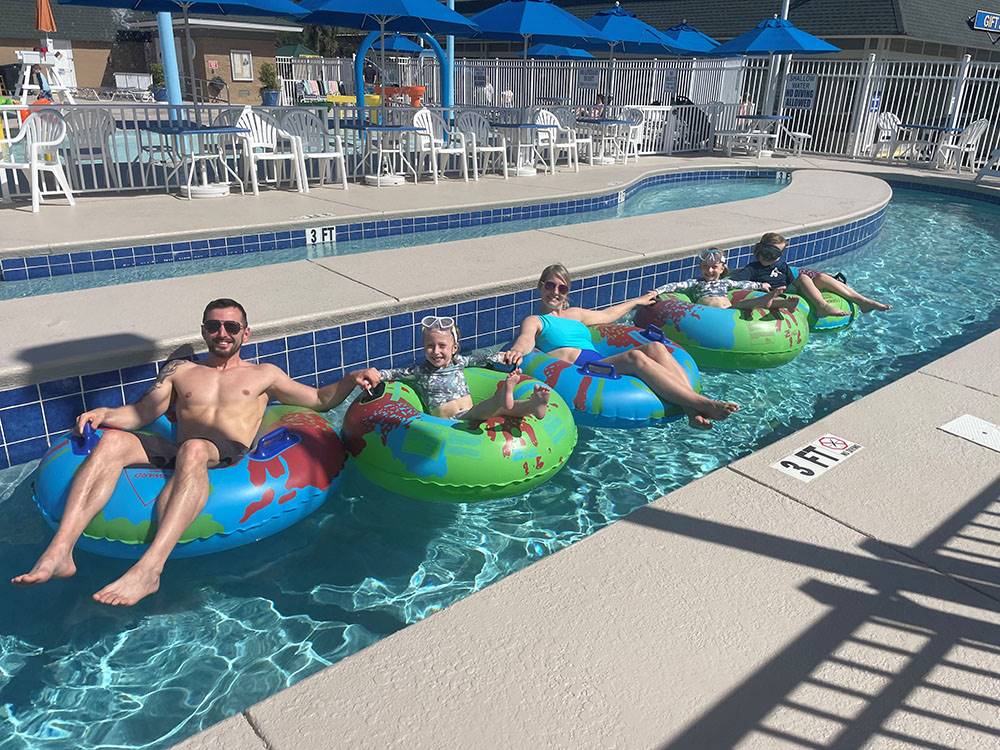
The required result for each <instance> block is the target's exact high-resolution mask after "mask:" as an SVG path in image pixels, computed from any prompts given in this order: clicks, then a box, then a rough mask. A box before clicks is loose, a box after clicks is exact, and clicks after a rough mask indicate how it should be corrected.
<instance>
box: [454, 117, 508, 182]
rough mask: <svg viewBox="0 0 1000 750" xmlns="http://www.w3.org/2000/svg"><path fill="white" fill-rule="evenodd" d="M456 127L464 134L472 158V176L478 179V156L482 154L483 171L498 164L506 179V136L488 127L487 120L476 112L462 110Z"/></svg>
mask: <svg viewBox="0 0 1000 750" xmlns="http://www.w3.org/2000/svg"><path fill="white" fill-rule="evenodd" d="M458 129H459V131H460V132H461V133H462V134H463V135H464V136H465V143H466V146H468V149H469V158H470V159H472V178H473V179H474V180H478V179H479V164H480V162H479V157H480V155H482V157H483V161H482V165H483V171H484V172H488V171H489V170H490V166H491V165H493V168H494V169H496V168H497V167H498V166H499V168H500V171H502V172H503V178H504V179H505V180H506V179H507V138H506V136H504V135H502V134H501V133H498V132H497V131H495V130H493V128H491V127H490V123H489V120H487V119H486V118H485V117H483V116H482V115H481V114H479V113H478V112H462V114H460V115H459V116H458Z"/></svg>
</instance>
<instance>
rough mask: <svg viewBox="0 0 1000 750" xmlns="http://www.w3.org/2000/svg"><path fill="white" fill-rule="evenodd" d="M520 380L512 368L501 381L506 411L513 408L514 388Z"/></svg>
mask: <svg viewBox="0 0 1000 750" xmlns="http://www.w3.org/2000/svg"><path fill="white" fill-rule="evenodd" d="M519 382H520V377H519V373H518V371H517V370H514V371H513V372H512V373H511V374H510V375H508V376H507V379H506V380H505V381H503V405H504V407H506V409H507V411H510V410H511V409H513V408H514V389H515V388H516V387H517V384H518V383H519Z"/></svg>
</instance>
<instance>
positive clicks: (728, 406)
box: [698, 399, 740, 419]
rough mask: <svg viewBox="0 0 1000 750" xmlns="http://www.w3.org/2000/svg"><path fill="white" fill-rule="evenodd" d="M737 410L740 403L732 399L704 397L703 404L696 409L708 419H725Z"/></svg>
mask: <svg viewBox="0 0 1000 750" xmlns="http://www.w3.org/2000/svg"><path fill="white" fill-rule="evenodd" d="M739 410H740V405H739V404H736V403H733V402H732V401H716V400H715V399H705V405H704V406H702V407H701V408H700V409H699V410H698V413H699V414H701V415H702V416H704V417H707V418H708V419H726V418H727V417H729V415H730V414H735V413H736V412H738V411H739Z"/></svg>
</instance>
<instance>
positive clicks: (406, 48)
mask: <svg viewBox="0 0 1000 750" xmlns="http://www.w3.org/2000/svg"><path fill="white" fill-rule="evenodd" d="M373 46H374V47H375V49H377V50H384V51H386V52H394V53H396V54H397V55H419V54H420V53H421V52H424V48H423V47H421V46H420V45H419V44H417V43H416V42H414V41H411V40H409V39H407V38H406V37H405V36H402V35H400V34H387V35H386V36H384V37H382V38H381V39H379V40H378V41H377V42H375V44H374V45H373Z"/></svg>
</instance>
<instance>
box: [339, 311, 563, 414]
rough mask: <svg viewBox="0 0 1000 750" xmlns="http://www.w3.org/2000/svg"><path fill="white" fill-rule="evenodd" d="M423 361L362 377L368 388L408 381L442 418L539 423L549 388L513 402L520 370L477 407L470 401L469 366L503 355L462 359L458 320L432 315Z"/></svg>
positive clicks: (422, 323) (426, 330) (540, 387)
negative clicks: (530, 418) (535, 420)
mask: <svg viewBox="0 0 1000 750" xmlns="http://www.w3.org/2000/svg"><path fill="white" fill-rule="evenodd" d="M420 326H421V331H422V334H423V339H424V342H423V346H424V357H425V360H424V361H423V362H420V363H418V364H415V365H411V366H410V367H393V368H391V369H388V370H376V369H374V368H368V369H367V370H364V371H362V372H361V373H359V375H360V377H361V378H362V379H363V381H364V382H365V384H366V387H368V388H374V387H375V386H376V385H378V384H379V383H380V382H381V381H383V380H406V381H408V382H410V383H412V384H413V386H414V387H415V388H416V389H417V392H418V393H419V394H420V397H421V400H422V401H423V402H424V406H425V407H426V409H427V411H428V412H430V413H431V414H433V415H434V416H436V417H442V418H444V419H460V420H464V421H466V422H472V423H474V424H478V423H479V422H485V421H486V420H487V419H491V418H493V417H513V418H516V419H521V418H523V417H527V416H533V417H537V418H538V419H541V418H542V417H544V416H545V412H546V410H547V409H548V405H549V389H548V388H546V387H545V386H543V385H537V386H535V390H534V392H533V393H532V394H531V395H530V396H529V397H528V398H526V399H520V400H515V399H514V389H515V388H516V386H517V384H518V382H520V377H519V376H520V370H514V371H513V372H511V374H510V375H509V376H508V377H507V379H506V380H505V381H504V382H503V383H502V384H501V387H499V388H497V392H496V393H495V394H494V395H493V396H491V397H490V398H488V399H486V400H485V401H481V402H480V403H478V404H473V403H472V396H471V395H470V393H469V385H468V383H467V382H466V380H465V373H464V372H463V371H464V369H465V368H466V367H485V366H487V365H488V364H489V363H490V362H499V361H500V356H499V355H496V354H494V355H492V356H486V355H477V356H469V357H466V356H463V355H461V354H459V353H458V351H459V341H460V335H459V331H458V326H457V325H456V324H455V320H454V318H449V317H438V316H436V315H428V316H427V317H425V318H424V319H423V320H421V321H420Z"/></svg>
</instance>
